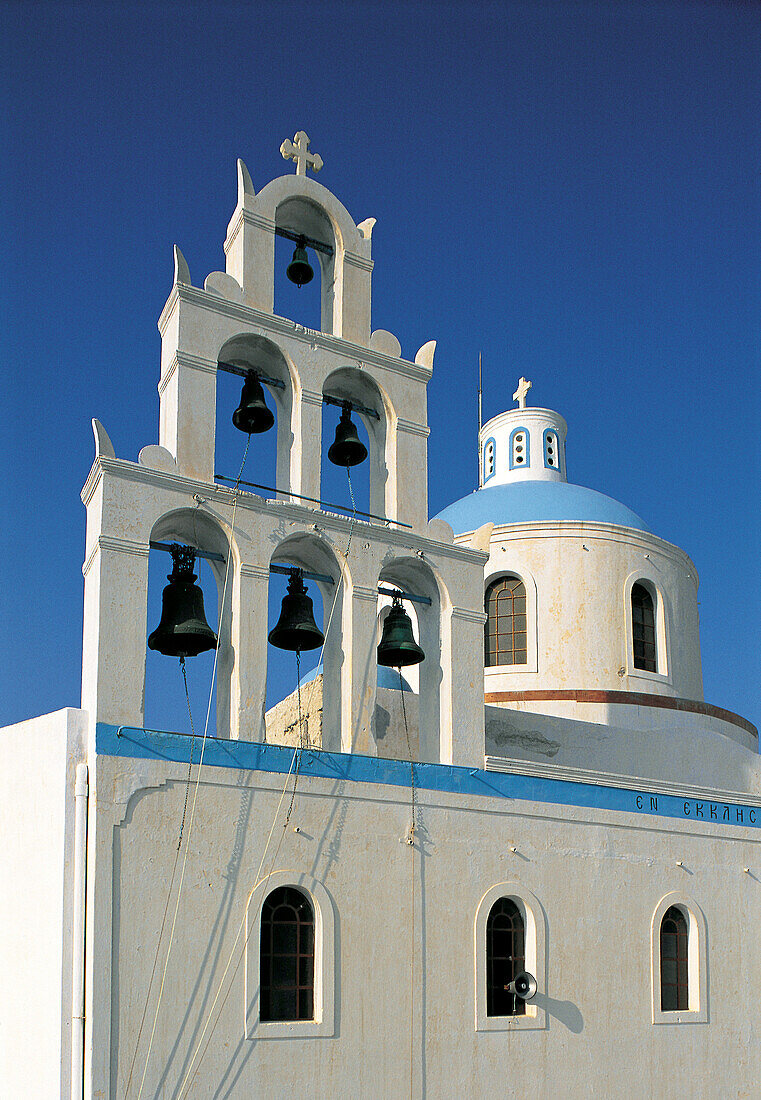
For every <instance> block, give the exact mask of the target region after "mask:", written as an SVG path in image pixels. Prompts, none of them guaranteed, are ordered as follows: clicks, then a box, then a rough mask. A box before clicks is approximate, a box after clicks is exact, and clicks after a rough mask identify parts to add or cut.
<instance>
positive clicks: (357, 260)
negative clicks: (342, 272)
mask: <svg viewBox="0 0 761 1100" xmlns="http://www.w3.org/2000/svg"><path fill="white" fill-rule="evenodd" d="M344 263H346V264H349V266H350V267H359V268H361V270H362V271H372V269H373V268H374V267H375V264H374V263H373V261H372V260H366V259H365V257H364V256H359V255H358V254H357V253H356V252H344Z"/></svg>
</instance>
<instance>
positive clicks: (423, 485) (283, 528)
mask: <svg viewBox="0 0 761 1100" xmlns="http://www.w3.org/2000/svg"><path fill="white" fill-rule="evenodd" d="M281 153H282V155H283V157H284V158H286V159H287V160H289V161H293V162H294V164H295V172H294V173H291V174H287V175H284V176H281V177H279V178H277V179H275V180H272V181H271V182H270V183H268V184H266V186H264V187H263V188H262V189H261V190H260V191H259V193H258V194H257V193H256V192H255V190H254V186H253V183H252V179H251V175H250V173H249V172H248V169H247V168H246V166H245V164H244V163H243V162H242V161H240V160H239V161H238V197H237V204H236V207H235V210H234V212H233V215H232V218H231V219H230V223H229V225H228V229H227V235H226V238H225V243H224V250H225V254H226V269H225V271H214V272H212V273H211V274H210V275H208V276H207V277H206V279H205V280H204V283H203V287H200V286H194V285H193V282H192V279H191V275H190V271H189V269H188V265H187V263H186V262H185V259H184V257H183V255H182V253H181V251H180V250H179V248H177V247H176V246H175V250H174V280H173V285H172V289H171V292H170V294H169V298H168V300H167V302H166V304H165V306H164V308H163V310H162V312H161V315H160V318H159V331H160V333H161V339H162V347H161V371H160V380H159V386H158V389H159V403H160V409H159V435H158V443H157V444H149V445H147V446H145V447H143V449H142V450H141V451H140V454H139V456H138V460H137V462H133V461H129V460H127V459H123V458H117V457H116V455H115V453H114V449H113V446H112V445H111V441H110V439H109V437H108V434H107V432H106V431H105V429H104V428H103V426H102V425H100V424H99V423H98V422H97V421H94V422H93V424H94V430H95V439H96V457H95V462H94V464H93V467H92V469H91V471H90V474H89V476H88V479H87V482H86V484H85V487H84V490H83V494H82V497H83V500H84V502H85V505H86V507H87V549H86V555H85V564H84V574H85V625H84V657H83V676H82V682H83V687H82V706H83V707H84V708H86V709H87V710H88V711H89V713H90V715H91V717H92V718H93V719H94V720H97V721H100V722H106V723H111V724H115V725H133V726H137V727H142V726H143V725H144V724H145V714H144V684H145V647H146V638H147V633H148V625H147V624H148V610H147V592H148V588H147V585H148V556H149V553H154V552H156V551H155V547H156V544H157V543H163V544H165V545H166V544H170V543H178V544H181V545H183V546H188V547H190V548H192V549H194V550H195V551H197V552H199V553H202V554H203V555H204V556H205V557H207V558H208V559H209V561H210V564H211V567H212V570H213V572H214V576H215V579H216V582H217V587H218V607H217V614H216V617H215V616H214V615H213V609H211V608H210V607H209V606H207V612H208V617H209V622H210V629H211V630H212V631H214V630H216V633H217V634H218V667H217V727H216V728H217V736H218V737H232V738H241V739H244V740H248V741H261V740H265V739H266V729H265V725H264V717H263V716H264V700H265V693H266V683H267V654H268V642H267V637H268V634H269V633H270V630H271V627H272V626H273V623H271V622H268V591H269V584H270V578H271V573H272V572H273V571H274V572H280V573H282V572H284V571H288V570H291V571H292V570H294V569H298V570H301V571H302V575H303V577H305V578H306V579H307V585H308V586H313V585H315V586H317V587H318V588H319V589H320V591H321V594H322V598H323V605H324V608H325V621H324V622H323V623H322V624H316V629H317V630H318V633H324V636H325V643H324V651H323V654H322V660H323V667H324V675H323V743H322V748H323V749H327V750H331V751H334V752H360V753H365V754H369V755H375V754H376V753H377V751H378V746H377V743H376V739H375V733H374V724H373V714H374V710H375V693H376V682H377V655H376V648H377V645H378V640H379V636H380V629H381V626H382V620H383V617H384V616H383V614H382V612H387V607H386V606H385V604H387V602H388V593H389V591H390V592H391V593H392V594H393V593H402V595H403V597H404V601H405V606H407V607H411V606H412V605H411V604H408V603H407V602H406V595H408V596H410V597H415V602H414V617H415V619H416V622H417V635H418V637H417V643H419V647H420V648H421V650H422V652H423V653H424V659H423V660H422V662H421V663H420V670H419V729H420V738H419V743H420V759H421V760H428V761H438V762H442V763H454V764H468V765H471V766H472V765H478V766H482V764H483V671H482V624H483V620H484V616H483V592H482V588H483V563H484V560H485V555H484V554H483V553H481V552H480V551H477V550H473V549H470V548H467V547H462V546H455V545H454V544H453V540H452V534H451V529H450V528H449V527H448V526H447V525H446V524H445V523H443V522H441V521H438V520H434V521H432V522H431V523H430V524H429V522H428V513H427V491H426V490H427V442H426V440H427V436H428V424H427V412H426V386H427V383H428V380H429V379H430V377H431V374H432V369H433V356H434V350H435V342H434V341H430V342H428V343H426V344H424V345H423V347H421V348H420V349H419V350H418V352H417V354H416V355H415V356H414V359H405V358H404V357H403V356H402V352H401V345H400V343H399V341H398V339H397V338H396V337H395V336H394V335H393V334H392V333H391V332H388V331H385V330H383V329H376V330H373V329H372V327H371V312H370V305H371V279H372V273H373V262H372V257H371V248H372V231H373V226H374V224H375V221H374V219H372V218H368V219H366V220H365V221H363V222H360V223H359V224H356V223H355V222H354V220H353V218H352V217H351V216H350V214H349V213H348V211H347V210H346V208H345V207H344V206H343V205H342V204H341V203H340V202H339V201H338V199H337V198H336V197H335V196H334V195H333V194H332V193H331V192H330V191H328V190H327V188H325V187H323V186H322V185H321V184H320V183H318V182H317V181H316V180H315V179H314V178H313V177H312V175H310V174H309V172H312V173H313V172H315V171H319V170H320V169H321V168H322V167H323V162H322V158H321V157H320V156H319V155H318V154H316V153H313V152H311V151H310V142H309V138H308V137H307V135H306V134H305V133H304V132H303V131H299V132H298V133H297V134H296V135H295V136H294V139H293V141H291V140H286V141H284V142H283V144H282V146H281ZM276 236H281V237H285V238H286V239H287V240H288V241H290V242H292V243H293V245H294V258H293V260H292V262H291V265H290V267H289V275H290V277H291V278H292V280H293V281H296V282H297V283H298V282H299V280H304V281H307V280H309V279H310V278H311V276H310V272H311V270H312V269H311V266H310V258H311V257H313V256H316V257H317V263H318V265H319V272H318V276H319V278H320V285H321V318H322V319H321V329H320V330H313V329H309V328H306V327H304V326H303V325H300V324H297V323H296V322H294V321H293V320H290V319H289V318H287V317H282V316H278V315H277V314H275V312H274V284H275V276H276V272H275V237H276ZM221 371H228V372H232V373H234V374H237V375H239V376H241V382H242V383H243V386H244V391H243V394H242V397H241V405H240V406H239V408H238V410H233V409H232V408H231V409H230V410H229V416H226V417H225V418H220V423H222V422H223V420H224V422H225V423H226V424H227V425H229V431H230V432H231V433H234V432H235V430H236V427H237V428H239V429H240V430H241V432H242V433H243V435H242V436H241V442H242V445H243V442H244V435H245V433H247V432H249V431H256V432H258V431H263V430H264V429H266V428H268V427H269V425H270V423H271V421H272V420H273V419H274V418H273V416H272V413H271V411H270V406H274V410H275V416H276V420H277V431H276V433H275V432H274V431H273V433H272V436H273V440H272V445H273V447H274V448H275V449H276V474H275V477H276V485H275V486H273V487H272V488H273V492H272V495H271V496H270V497H267V496H264V495H259V494H258V493H255V492H252V491H249V490H247V489H246V488H245V486H244V485H236V486H235V487H231V486H230V485H223V484H220V479H219V478H217V477H215V446H216V439H215V431H216V429H215V422H216V404H217V396H218V393H217V379H218V376H219V373H220V372H221ZM268 403H269V404H268ZM325 404H329V405H334V406H338V407H340V409H341V413H342V419H341V424H340V425H339V431H338V433H337V437H336V441H335V443H334V444H333V446H332V447H330V453H329V457H330V459H331V461H333V462H336V463H337V464H338V465H345V466H352V465H354V464H355V463H360V462H363V461H367V462H368V463H369V509H368V513H366V514H363V515H359V514H358V513H356V512H355V513H354V514H353V515H352V514H350V515H346V516H343V515H339V514H337V513H336V512H335V511H333V510H330V508H329V507H328V506H326V505H323V504H322V503H321V502H322V493H321V474H320V471H321V459H322V454H323V450H326V451H327V447H328V443H329V442H330V441H329V440H325V439H324V438H323V435H322V412H323V406H324V405H325ZM234 411H235V419H234V423H233V421H232V419H231V418H232V416H233V412H234ZM352 417H354V418H355V419H357V418H359V419H360V420H361V421H362V423H363V424H364V426H365V428H366V429H367V438H368V447H367V448H365V447H364V444H363V443H362V442H361V441H360V440H359V438H358V437H357V435H356V431H353V430H352V429H353V428H354V425H353V422H352V420H351V418H352ZM342 432H343V434H342ZM275 434H276V438H275ZM244 476H245V474H244ZM152 547H153V548H154V549H152ZM280 580H282V578H280ZM382 585H385V586H386V596H385V597H384V596H383V595H382V594H380V593H379V586H382ZM388 585H391V586H392V588H391V589H390V590H389V589H388V587H387V586H388ZM405 594H406V595H405ZM455 594H456V595H455ZM384 601H385V603H384ZM210 603H211V601H209V600H208V599H207V605H208V604H210ZM150 616H151V619H152V620H153V619H154V618H157V616H158V608H156V607H152V608H151V610H150ZM320 626H321V628H322V630H321V631H320ZM417 643H415V644H416V645H417ZM455 655H456V657H455Z"/></svg>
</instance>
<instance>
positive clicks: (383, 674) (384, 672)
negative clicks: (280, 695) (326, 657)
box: [299, 661, 412, 691]
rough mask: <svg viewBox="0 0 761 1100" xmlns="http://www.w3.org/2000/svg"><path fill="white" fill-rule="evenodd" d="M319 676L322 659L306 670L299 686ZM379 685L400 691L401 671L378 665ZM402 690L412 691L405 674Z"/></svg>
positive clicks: (303, 685) (320, 674)
mask: <svg viewBox="0 0 761 1100" xmlns="http://www.w3.org/2000/svg"><path fill="white" fill-rule="evenodd" d="M318 676H322V661H320V663H319V665H316V666H315V667H314V668H311V669H310V670H309V672H305V673H304V675H303V676H302V677H301V679H300V680H299V687H302V688H303V687H306V685H307V684H311V682H312V680H316V679H317V677H318ZM378 687H380V688H391V689H392V690H393V691H399V673H398V672H397V671H396V669H395V668H386V666H385V665H378ZM402 691H412V688H411V686H410V684H409V682H408V681H407V680H405V678H404V676H402Z"/></svg>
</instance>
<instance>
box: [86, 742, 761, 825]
mask: <svg viewBox="0 0 761 1100" xmlns="http://www.w3.org/2000/svg"><path fill="white" fill-rule="evenodd" d="M198 740H199V738H196V741H198ZM191 741H192V738H191V737H188V736H186V735H185V734H179V733H160V732H158V731H155V730H143V729H136V728H135V727H133V726H119V727H117V726H109V725H106V724H105V723H103V722H99V723H98V725H97V728H96V734H95V747H96V752H97V753H98V754H99V755H101V756H120V757H130V758H133V759H138V760H166V761H168V762H173V763H183V764H184V763H187V761H188V760H189V758H190V743H191ZM293 752H294V750H293V749H290V748H285V747H284V746H282V745H265V744H262V743H260V742H252V741H228V740H222V739H217V738H216V737H209V738H207V741H206V749H205V752H204V765H205V766H206V767H212V768H236V769H238V770H243V771H260V772H274V773H277V774H281V775H282V774H285V773H287V772H288V771H290V769H291V766H292V762H293ZM193 755H194V757H195V759H197V758H198V745H196V750H195V752H194V754H193ZM414 768H415V779H416V782H417V785H418V787H420V788H421V789H422V790H429V791H445V792H447V793H449V794H463V795H480V796H486V797H492V798H503V799H520V800H522V801H526V802H544V803H553V804H555V805H558V806H581V807H586V808H589V809H596V810H618V811H621V812H623V813H638V814H650V815H654V816H657V817H669V818H679V819H681V820H689V821H705V822H714V823H715V824H724V825H735V826H737V825H743V826H746V827H749V828H753V829H758V828H761V808H759V807H758V806H751V805H746V804H742V805H740V804H738V803H734V802H711V801H709V800H708V799H705V798H688V799H684V798H677V797H676V796H674V795H667V794H660V793H658V792H643V791H634V790H628V789H626V788H622V787H603V786H598V785H597V784H595V783H582V782H575V781H572V780H568V779H547V778H544V777H539V776H531V775H511V774H508V773H505V772H492V771H483V770H481V769H479V768H460V767H455V766H453V765H451V764H415V765H414ZM300 771H301V774H302V775H313V776H317V777H318V778H321V779H333V780H336V781H347V782H350V783H380V784H382V785H384V786H390V787H408V786H409V784H410V766H409V763H407V762H406V761H404V760H379V759H378V758H377V757H374V756H359V755H358V754H355V753H352V754H349V753H334V752H318V751H314V750H304V752H303V753H302V756H301V765H300Z"/></svg>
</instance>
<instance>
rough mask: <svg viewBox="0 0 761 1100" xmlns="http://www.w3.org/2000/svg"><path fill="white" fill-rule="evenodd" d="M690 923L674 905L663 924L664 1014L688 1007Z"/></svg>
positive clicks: (662, 1001) (662, 989)
mask: <svg viewBox="0 0 761 1100" xmlns="http://www.w3.org/2000/svg"><path fill="white" fill-rule="evenodd" d="M687 949H688V932H687V921H686V920H685V917H684V914H683V913H682V910H681V909H678V908H677V907H676V906H675V905H672V906H671V908H669V909H667V910H666V912H665V913H664V915H663V920H662V921H661V1011H662V1012H681V1011H683V1010H686V1009H688V1008H689V1002H690V996H689V956H688V950H687Z"/></svg>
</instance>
